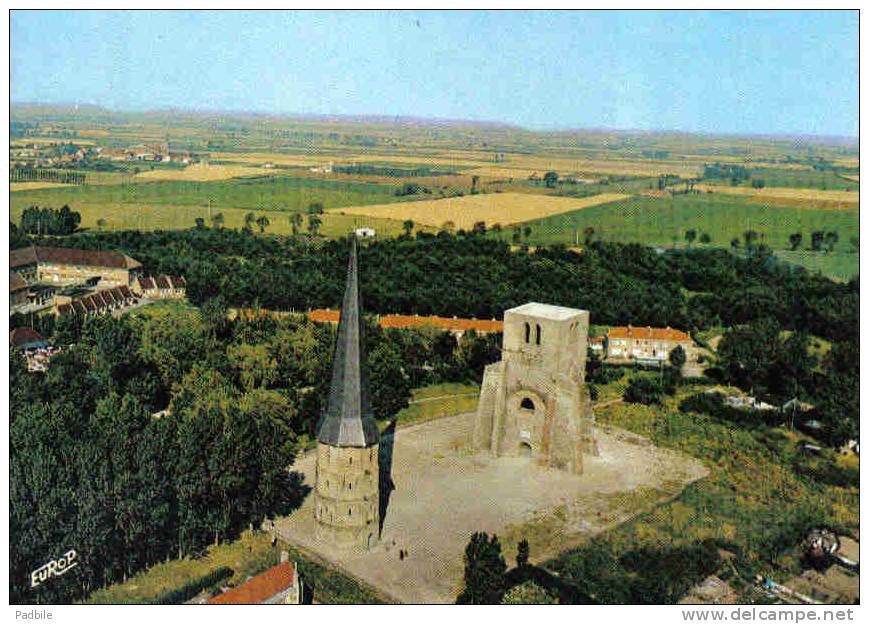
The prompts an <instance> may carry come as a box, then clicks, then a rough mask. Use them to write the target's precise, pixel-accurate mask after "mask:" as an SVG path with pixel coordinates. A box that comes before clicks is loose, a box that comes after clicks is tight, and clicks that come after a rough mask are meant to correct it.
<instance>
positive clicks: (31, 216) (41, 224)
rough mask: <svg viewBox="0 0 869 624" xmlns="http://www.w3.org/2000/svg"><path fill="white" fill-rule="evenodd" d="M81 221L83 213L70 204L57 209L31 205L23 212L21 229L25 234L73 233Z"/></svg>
mask: <svg viewBox="0 0 869 624" xmlns="http://www.w3.org/2000/svg"><path fill="white" fill-rule="evenodd" d="M80 223H81V215H80V214H79V213H78V212H75V211H73V210H71V209H70V207H69V206H63V207H62V208H60V209H58V210H55V209H54V208H40V207H39V206H31V207H30V208H25V209H24V211H23V212H22V213H21V231H22V232H24V233H25V234H46V235H55V236H56V235H64V234H72V233H73V232H75V231H76V230H77V229H78V226H79V224H80Z"/></svg>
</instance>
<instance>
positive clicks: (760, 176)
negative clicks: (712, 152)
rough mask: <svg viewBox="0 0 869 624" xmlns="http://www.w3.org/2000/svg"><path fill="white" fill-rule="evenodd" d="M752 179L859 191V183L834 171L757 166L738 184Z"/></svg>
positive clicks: (773, 184) (713, 182) (768, 182)
mask: <svg viewBox="0 0 869 624" xmlns="http://www.w3.org/2000/svg"><path fill="white" fill-rule="evenodd" d="M752 180H763V181H764V182H765V183H766V186H775V187H784V186H787V187H793V188H810V189H821V190H827V191H859V190H860V184H858V183H857V182H854V181H853V180H845V179H844V178H842V177H840V176H839V175H838V174H837V173H836V172H835V171H815V170H814V169H776V168H772V167H758V168H756V169H755V168H752V169H751V180H746V181H744V182H742V183H741V184H740V186H751V181H752ZM706 182H708V183H709V184H724V185H729V184H730V181H729V180H706Z"/></svg>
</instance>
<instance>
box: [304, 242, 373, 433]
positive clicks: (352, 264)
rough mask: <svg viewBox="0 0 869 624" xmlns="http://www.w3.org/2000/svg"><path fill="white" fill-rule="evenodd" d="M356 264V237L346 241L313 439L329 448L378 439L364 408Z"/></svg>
mask: <svg viewBox="0 0 869 624" xmlns="http://www.w3.org/2000/svg"><path fill="white" fill-rule="evenodd" d="M363 329H364V328H363V323H362V301H361V298H360V293H359V271H358V268H357V262H356V236H355V235H351V238H350V260H349V262H348V263H347V284H346V286H345V288H344V301H343V303H342V304H341V319H340V321H339V322H338V342H337V344H336V345H335V357H334V358H333V360H332V384H331V386H330V387H329V397H328V400H327V403H326V409H325V411H324V412H323V419H322V421H321V425H320V433H319V434H318V435H317V439H318V440H319V441H320V442H322V443H323V444H328V445H330V446H355V447H364V446H370V445H372V444H376V443H377V442H378V440H379V434H378V431H377V423H376V422H374V417H373V416H372V415H371V408H370V406H369V405H368V369H367V366H366V364H367V362H366V360H365V345H364V333H363Z"/></svg>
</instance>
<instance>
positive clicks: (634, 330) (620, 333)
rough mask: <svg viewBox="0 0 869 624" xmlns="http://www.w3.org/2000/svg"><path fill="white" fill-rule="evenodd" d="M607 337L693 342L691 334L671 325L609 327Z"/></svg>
mask: <svg viewBox="0 0 869 624" xmlns="http://www.w3.org/2000/svg"><path fill="white" fill-rule="evenodd" d="M607 338H610V339H611V338H639V339H641V340H672V341H675V342H693V341H692V340H691V336H689V335H688V334H686V333H685V332H683V331H680V330H678V329H673V328H671V327H667V328H661V327H631V326H628V327H610V329H609V331H608V332H607Z"/></svg>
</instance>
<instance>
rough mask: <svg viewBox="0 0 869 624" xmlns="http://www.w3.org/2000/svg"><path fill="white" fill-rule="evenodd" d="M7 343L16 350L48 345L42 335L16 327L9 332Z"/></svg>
mask: <svg viewBox="0 0 869 624" xmlns="http://www.w3.org/2000/svg"><path fill="white" fill-rule="evenodd" d="M9 342H11V343H12V346H14V347H17V348H18V349H23V348H29V347H33V346H37V345H46V344H48V341H47V340H46V339H45V337H43V336H42V334H40V333H39V332H37V331H35V330H33V329H30V328H29V327H16V328H15V329H13V330H12V331H11V332H9Z"/></svg>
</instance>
